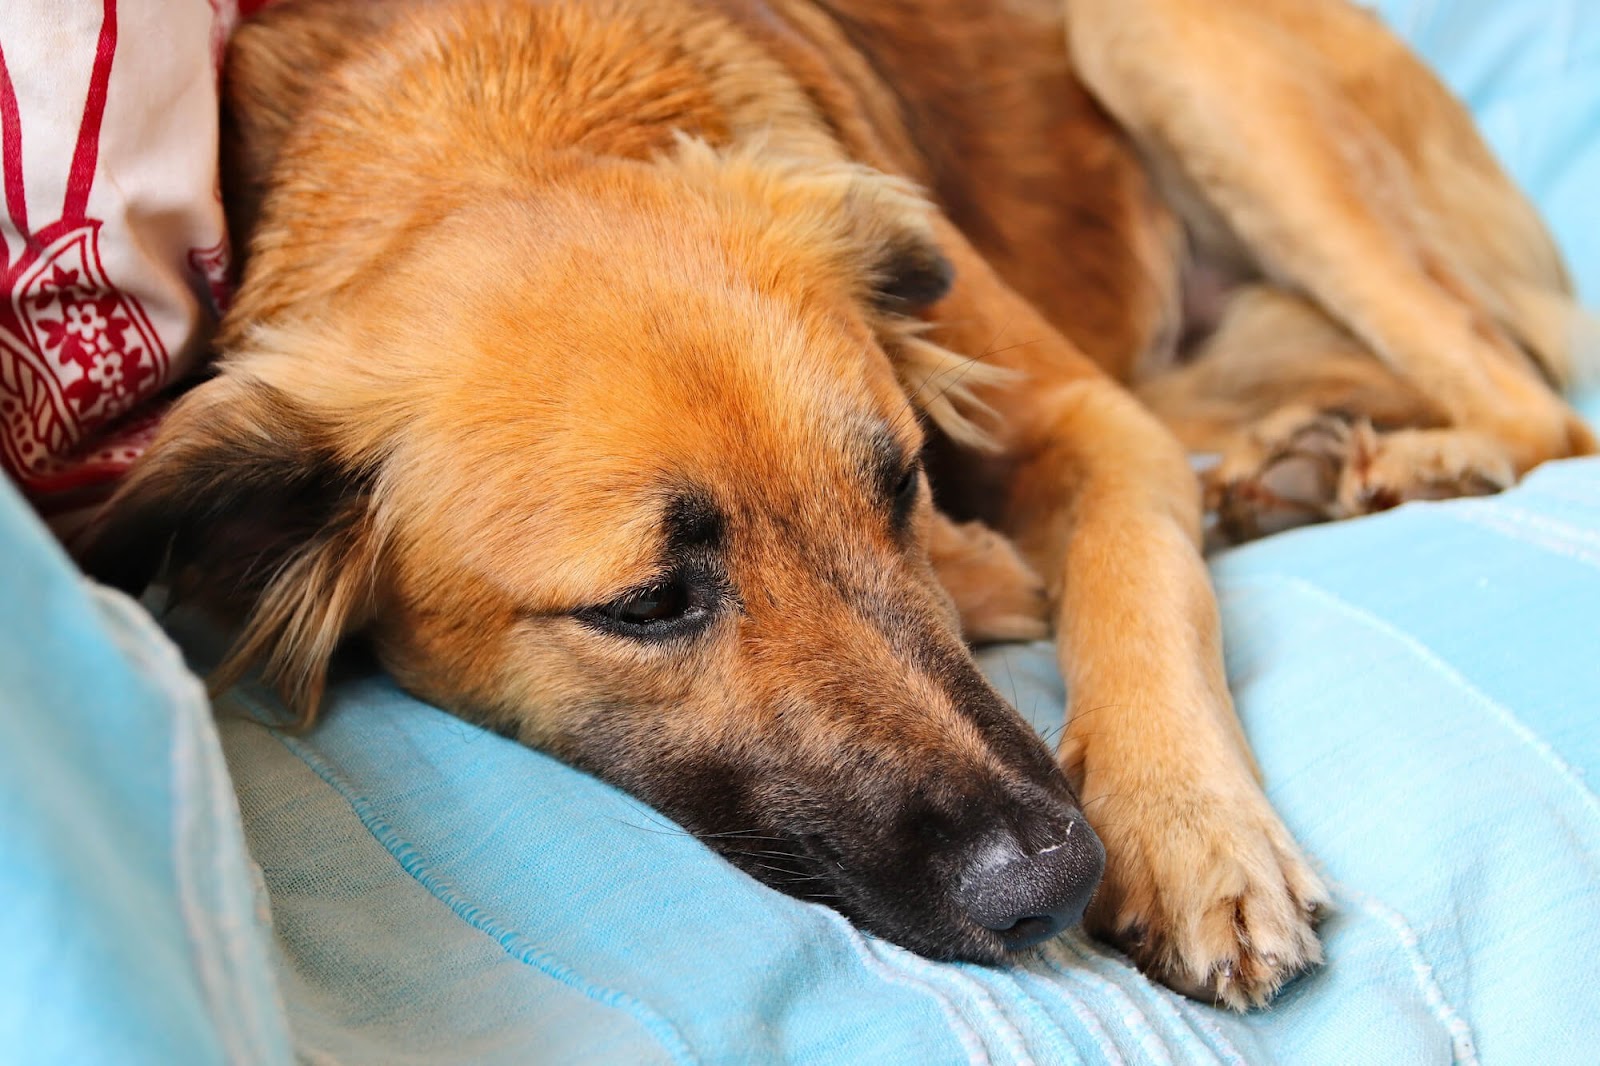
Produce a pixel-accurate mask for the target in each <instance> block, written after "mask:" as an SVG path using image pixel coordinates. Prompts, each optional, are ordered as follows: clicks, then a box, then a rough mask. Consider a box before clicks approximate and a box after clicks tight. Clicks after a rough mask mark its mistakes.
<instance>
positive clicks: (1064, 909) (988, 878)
mask: <svg viewBox="0 0 1600 1066" xmlns="http://www.w3.org/2000/svg"><path fill="white" fill-rule="evenodd" d="M1105 858H1106V853H1105V848H1104V847H1102V846H1101V844H1100V839H1099V837H1097V836H1095V834H1094V832H1093V830H1091V829H1090V828H1089V827H1088V826H1087V825H1085V824H1084V823H1083V822H1081V821H1075V822H1073V823H1071V825H1070V827H1069V831H1068V832H1067V834H1066V836H1065V837H1064V838H1063V839H1062V840H1061V841H1060V842H1058V843H1056V844H1054V845H1051V846H1050V847H1047V848H1043V849H1041V850H1039V851H1037V852H1034V853H1033V854H1031V855H1025V854H1023V852H1022V848H1021V846H1020V845H1019V843H1018V841H1017V838H1016V837H1015V836H1013V835H1012V834H1011V833H1010V832H1009V831H1008V830H998V831H996V832H994V833H991V834H989V835H988V836H987V837H985V838H984V840H982V841H981V842H980V843H979V844H978V846H977V849H976V853H975V854H974V855H973V857H972V859H971V860H970V861H969V863H968V865H967V869H966V871H965V872H964V873H963V874H962V876H961V881H960V883H959V885H958V886H957V889H956V894H955V895H956V902H957V903H958V904H959V905H960V907H961V909H962V910H964V911H965V912H966V913H967V916H968V917H969V918H971V919H972V920H973V921H974V922H976V923H977V924H978V925H981V926H983V927H984V928H985V929H989V930H992V931H993V932H995V933H998V934H999V935H1000V938H1001V940H1002V941H1003V942H1004V943H1005V946H1006V948H1007V949H1008V950H1011V951H1020V950H1022V949H1023V948H1027V947H1032V946H1033V945H1034V944H1037V943H1039V942H1040V941H1042V940H1046V939H1048V938H1049V937H1052V936H1054V935H1056V934H1057V933H1059V932H1061V931H1062V930H1064V929H1067V928H1068V927H1070V926H1073V925H1076V924H1077V922H1078V921H1079V919H1081V918H1082V917H1083V912H1084V909H1085V908H1086V907H1087V906H1088V905H1089V897H1091V896H1092V895H1094V890H1095V888H1096V887H1097V886H1098V885H1099V883H1100V875H1101V874H1102V873H1103V872H1104V871H1105Z"/></svg>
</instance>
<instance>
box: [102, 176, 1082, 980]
mask: <svg viewBox="0 0 1600 1066" xmlns="http://www.w3.org/2000/svg"><path fill="white" fill-rule="evenodd" d="M269 217H270V212H269ZM403 237H404V239H403V240H395V241H390V242H388V243H387V244H386V246H385V252H384V254H383V255H382V256H381V257H379V258H376V259H374V260H373V261H370V262H366V263H361V264H357V265H355V266H353V267H351V268H350V269H348V270H345V271H344V272H343V276H344V279H345V281H344V282H343V283H341V285H340V286H338V287H336V288H334V289H333V290H331V291H323V290H318V289H317V287H316V286H315V285H313V284H308V283H306V282H305V280H304V278H305V275H304V274H303V273H302V272H300V271H299V270H298V269H297V267H296V264H295V260H293V258H292V257H291V258H287V259H286V258H284V256H285V255H286V254H288V253H286V252H284V250H283V249H285V248H292V245H293V242H292V241H287V242H280V247H279V248H278V249H277V250H276V251H275V252H273V255H275V256H277V258H276V259H274V258H271V257H269V256H259V255H258V257H257V259H256V261H255V262H254V263H253V264H252V265H251V267H250V271H251V272H250V273H249V274H248V275H247V276H246V280H245V291H244V293H243V296H242V299H243V300H244V301H245V306H246V307H247V308H248V307H256V308H260V307H264V306H267V305H268V304H270V303H271V302H272V301H273V300H278V301H279V303H280V304H281V306H282V310H281V311H279V312H277V313H275V314H273V315H270V316H264V317H265V319H266V320H265V321H260V322H258V323H257V324H256V325H255V326H253V327H252V328H251V329H248V330H241V329H239V328H237V327H238V324H237V323H235V324H234V325H235V329H234V331H233V335H234V336H235V337H236V341H235V343H234V344H233V345H232V350H231V351H230V353H229V354H228V356H227V358H226V359H225V360H224V362H223V364H222V370H221V373H220V374H219V376H217V377H216V378H215V379H213V380H211V381H209V382H207V383H205V384H203V385H200V386H199V387H197V388H196V389H194V390H193V391H192V392H190V393H189V394H188V395H187V396H185V397H184V398H183V399H182V400H181V401H180V402H179V403H178V404H177V406H176V408H175V409H174V410H173V412H172V413H171V415H170V416H169V418H168V421H167V422H166V424H165V425H164V427H163V429H162V432H161V435H160V438H159V440H158V442H157V443H156V444H155V445H154V447H153V448H152V449H151V451H150V452H149V454H148V455H147V457H146V458H145V459H144V460H143V461H142V462H141V464H140V465H139V466H138V467H137V468H136V469H135V471H134V472H133V473H132V475H131V476H130V478H129V480H128V482H127V483H126V485H125V486H124V487H123V488H122V489H121V490H120V491H119V493H118V495H117V497H116V498H115V500H114V501H113V503H112V505H111V507H110V510H109V512H108V515H107V517H106V520H105V522H104V523H103V526H102V529H101V532H100V534H99V537H98V540H97V542H96V545H95V546H93V547H91V548H90V550H89V552H88V560H89V565H90V568H91V569H92V570H97V571H99V572H100V573H102V574H104V575H106V576H108V577H109V578H111V579H113V580H115V581H117V582H118V583H120V584H123V585H125V586H137V585H140V584H142V583H144V582H145V581H146V580H148V579H149V578H151V577H152V576H153V575H154V574H155V573H156V572H157V570H158V568H160V567H162V566H163V565H164V566H165V567H166V568H167V571H168V573H169V574H170V575H171V578H172V580H173V581H174V583H175V584H176V585H177V586H178V587H179V589H180V591H183V590H185V589H187V590H188V591H189V593H190V594H191V595H194V596H197V597H200V598H203V599H209V600H212V601H214V602H220V604H221V605H222V606H225V607H231V608H234V609H236V610H238V611H239V612H240V614H241V615H242V617H243V618H244V620H245V624H244V628H243V631H242V636H241V638H240V642H239V645H238V648H237V651H236V654H235V656H234V657H233V660H232V663H231V667H240V666H243V665H247V664H251V663H256V662H260V663H263V664H264V665H265V667H266V670H267V673H268V674H269V676H271V677H272V678H273V679H274V680H275V681H276V682H277V683H278V684H279V686H280V688H281V689H282V690H283V691H284V692H285V694H286V698H287V699H288V700H289V701H290V703H291V704H292V705H293V706H295V707H296V708H298V709H299V710H300V711H302V712H303V713H305V714H307V715H309V714H311V713H312V712H313V711H314V709H315V705H316V703H317V701H318V699H319V697H320V690H321V685H322V678H323V676H324V673H325V670H326V667H327V662H328V658H329V656H330V654H331V653H332V652H333V650H334V648H335V646H336V645H337V644H338V643H339V642H340V641H341V639H343V638H344V637H346V636H347V635H350V634H353V633H356V632H358V631H359V632H362V633H365V634H367V635H368V636H369V637H370V639H371V641H372V643H373V645H374V647H375V648H376V650H377V652H378V654H379V655H380V657H381V658H382V660H383V662H384V663H385V664H386V665H387V667H388V668H389V669H390V670H391V671H392V672H393V673H394V674H395V676H396V677H397V678H398V679H399V680H400V681H401V683H402V684H404V685H405V686H406V687H407V688H409V689H410V690H412V691H413V692H416V693H418V694H419V695H421V696H423V697H425V698H428V699H430V700H433V701H435V702H437V703H439V704H440V705H442V706H444V707H447V708H450V709H452V710H454V711H456V712H457V713H460V714H462V715H463V716H465V717H468V718H471V719H473V720H476V721H479V722H482V723H485V724H487V725H489V726H491V727H493V728H496V729H498V730H500V731H502V732H505V733H507V734H509V735H512V736H515V737H517V738H519V739H521V740H523V741H525V742H527V743H530V744H534V745H537V746H540V747H543V748H546V749H548V750H550V751H552V752H554V753H556V754H557V755H559V756H561V757H563V758H566V759H568V760H570V761H571V762H573V763H575V764H577V765H578V766H581V767H584V768H586V769H588V770H590V771H592V772H594V773H595V774H597V775H599V776H600V777H603V778H605V779H607V780H609V781H611V782H613V783H615V784H617V785H619V786H621V787H622V788H624V789H627V790H629V791H631V792H632V793H634V794H636V795H638V796H640V797H642V798H643V799H645V800H647V801H649V802H650V803H652V804H654V805H655V806H656V807H658V808H659V809H661V810H662V811H664V812H665V813H667V814H668V815H670V816H672V817H673V818H675V819H676V820H677V821H679V822H680V823H681V824H683V825H684V826H685V827H687V828H688V829H689V830H691V831H692V832H694V833H696V834H697V835H699V836H700V837H702V838H703V839H704V840H705V841H706V842H707V843H708V844H709V845H710V846H712V847H713V848H715V849H716V850H717V851H719V852H720V853H722V854H723V855H724V856H726V857H727V858H728V859H729V860H731V861H732V862H734V863H736V864H737V865H739V866H740V867H742V868H743V869H745V870H747V871H748V872H749V873H751V874H752V875H754V876H755V877H757V878H759V879H760V880H762V881H765V882H767V883H769V884H771V885H774V886H775V887H778V888H780V889H782V890H784V891H787V892H790V893H792V894H795V895H799V896H802V897H808V898H812V899H817V900H822V901H826V902H828V903H829V904H831V905H833V906H835V907H837V908H838V909H839V910H841V911H843V912H844V913H846V914H847V915H848V916H850V917H852V918H853V919H855V920H856V921H858V922H859V923H860V924H862V925H863V926H865V927H867V928H869V929H872V930H874V931H876V932H878V933H880V934H882V935H884V936H886V937H888V938H890V939H893V940H896V941H898V942H901V943H903V944H906V945H908V946H910V947H913V948H915V949H917V950H920V951H922V952H924V953H927V954H931V955H934V956H939V957H963V958H972V959H996V958H999V957H1001V956H1002V955H1003V954H1004V953H1005V952H1006V951H1007V950H1010V949H1015V948H1019V947H1023V946H1026V945H1028V944H1031V943H1033V942H1035V941H1036V940H1038V939H1040V938H1042V937H1043V936H1045V935H1047V934H1049V933H1050V932H1053V931H1055V930H1056V929H1058V928H1060V927H1061V926H1063V925H1065V924H1069V923H1071V922H1075V921H1076V920H1077V918H1078V916H1079V914H1080V913H1081V911H1082V908H1083V906H1084V905H1085V903H1086V901H1087V896H1088V894H1089V893H1090V892H1091V891H1092V889H1093V887H1094V884H1095V883H1096V881H1097V880H1098V877H1099V873H1100V868H1101V865H1102V863H1103V852H1102V851H1101V849H1100V845H1099V842H1098V841H1097V840H1096V839H1095V837H1094V834H1093V833H1092V832H1091V831H1090V830H1089V829H1088V827H1087V826H1086V825H1085V824H1084V822H1083V820H1082V817H1081V815H1080V814H1079V812H1078V810H1077V808H1076V805H1075V802H1074V800H1073V797H1072V794H1071V792H1070V789H1069V788H1068V786H1067V783H1066V781H1065V780H1064V779H1063V777H1062V775H1061V773H1060V772H1059V770H1058V769H1057V767H1056V764H1055V762H1054V760H1053V759H1052V757H1051V755H1050V753H1049V752H1048V751H1047V749H1046V748H1045V746H1044V745H1043V744H1042V743H1041V741H1040V739H1039V738H1038V737H1037V736H1036V735H1035V734H1034V733H1033V732H1032V731H1031V730H1030V729H1029V727H1028V726H1027V725H1026V723H1025V722H1024V721H1023V720H1022V719H1021V717H1020V716H1019V715H1018V714H1017V713H1016V712H1015V711H1014V710H1013V709H1012V708H1011V707H1009V706H1008V705H1007V704H1005V703H1004V702H1003V701H1002V700H1001V699H1000V698H999V697H998V696H997V695H996V693H995V692H994V690H993V689H992V688H991V687H990V686H989V685H988V684H987V683H986V682H985V681H984V680H983V678H982V677H981V676H980V675H979V673H978V671H977V670H976V668H975V666H974V663H973V660H972V657H971V656H970V654H969V653H968V651H967V649H966V648H965V647H964V645H963V643H962V641H961V637H960V634H959V631H958V628H957V624H956V618H955V613H954V610H953V608H952V605H951V603H950V601H949V598H948V597H947V595H946V594H945V592H944V591H943V589H942V588H941V587H940V585H939V583H938V580H937V578H936V577H935V575H934V573H933V571H932V569H931V567H930V564H929V561H928V552H927V545H926V539H927V535H928V525H929V523H930V521H931V518H932V503H931V501H930V498H929V490H928V486H927V483H926V478H925V476H924V474H923V471H922V468H921V465H920V463H919V454H920V452H921V449H922V445H923V439H922V429H921V427H920V425H919V418H918V411H917V410H916V409H915V408H914V407H913V405H912V403H911V402H909V400H908V396H909V397H913V398H914V397H915V393H916V391H917V389H916V386H917V385H919V384H921V382H920V381H919V380H918V379H920V378H922V377H923V376H924V375H925V374H926V373H927V372H928V371H929V370H930V368H932V369H937V367H936V365H935V364H937V363H938V361H939V359H940V358H942V357H941V356H940V355H938V354H937V350H936V349H933V348H932V347H931V346H929V345H927V344H926V342H924V341H923V340H921V339H919V338H918V337H917V335H916V333H915V332H914V331H913V330H911V329H908V328H906V325H905V320H903V319H901V318H900V317H899V315H900V313H901V312H904V311H907V310H910V309H913V308H915V307H916V306H918V305H920V304H925V303H927V302H930V301H932V300H935V299H937V298H938V297H939V296H940V295H941V294H942V293H943V291H944V289H945V287H946V286H947V285H948V283H949V273H948V267H947V266H946V264H945V262H944V260H943V259H942V257H940V255H939V254H938V253H937V252H936V251H935V250H934V246H933V244H932V241H931V239H930V237H929V230H928V226H927V221H926V218H925V215H924V205H923V204H922V203H921V201H919V200H917V199H916V198H915V197H914V196H913V195H911V193H910V192H909V191H908V190H907V189H905V188H904V187H902V186H901V185H899V184H897V183H895V182H892V181H890V180H889V179H886V178H883V177H882V176H881V175H875V174H872V173H870V172H865V171H862V170H860V169H859V168H853V167H845V166H838V167H821V168H816V167H798V166H787V165H781V164H772V163H768V162H763V161H761V160H760V159H759V158H754V157H748V156H734V157H729V156H725V155H721V154H717V153H714V152H712V151H711V150H709V149H706V148H704V147H703V146H699V145H694V144H686V145H682V146H680V150H679V151H678V152H677V153H676V154H675V155H673V156H672V157H671V158H669V159H666V160H664V161H658V162H656V163H652V164H646V163H636V162H627V161H620V160H619V161H611V162H594V161H588V162H584V163H581V164H578V163H574V164H573V165H572V166H571V168H570V169H569V170H567V171H565V172H563V173H561V174H560V175H559V180H552V181H551V182H549V183H548V184H546V185H543V186H539V187H535V188H518V189H511V188H502V189H497V190H478V191H476V192H474V193H473V194H471V195H467V196H462V197H461V198H459V199H458V200H457V202H455V203H452V204H450V205H449V207H448V210H444V211H440V212H437V213H435V214H433V215H431V216H429V217H427V218H425V219H416V220H412V221H411V222H409V223H408V224H407V227H406V228H405V230H404V233H403ZM258 247H259V246H258ZM321 247H322V248H326V247H327V245H322V246H321ZM317 254H331V253H326V252H318V253H317ZM275 263H277V264H281V265H282V269H281V270H279V269H277V267H275V266H274V264H275ZM296 286H299V287H300V288H299V289H296ZM301 290H305V291H301ZM285 292H293V293H295V295H294V296H293V297H292V298H290V297H285V296H283V295H282V294H283V293H285ZM251 301H254V302H253V303H252V302H251ZM943 399H944V402H948V396H947V395H946V396H944V398H943ZM933 413H934V415H935V416H938V417H941V418H944V419H945V421H946V422H947V423H948V426H949V428H952V429H953V430H954V431H956V432H961V430H962V426H961V424H960V423H959V422H958V421H956V419H955V416H954V415H953V413H952V411H949V410H945V411H942V412H941V411H940V410H939V409H934V410H933Z"/></svg>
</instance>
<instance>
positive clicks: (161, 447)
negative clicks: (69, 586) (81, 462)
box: [78, 374, 375, 723]
mask: <svg viewBox="0 0 1600 1066" xmlns="http://www.w3.org/2000/svg"><path fill="white" fill-rule="evenodd" d="M370 480H371V479H370V477H367V476H364V474H363V472H361V471H359V470H354V469H351V468H350V467H349V466H347V465H344V464H342V463H341V462H340V461H339V460H338V458H337V457H336V455H335V454H334V452H333V450H332V448H331V446H330V445H329V443H328V442H327V440H326V439H325V435H324V434H322V433H320V432H319V429H318V427H317V426H316V425H315V424H314V422H313V420H312V419H311V418H310V417H309V416H308V415H307V414H306V413H305V412H303V411H301V410H300V409H298V408H297V407H296V406H295V405H294V404H293V403H292V402H291V401H290V400H289V399H288V398H287V397H286V396H285V395H284V394H283V393H282V392H281V391H279V390H277V389H275V388H272V387H271V386H268V385H265V384H262V383H261V382H259V381H255V380H251V379H249V378H243V377H238V376H230V375H227V374H224V375H222V376H220V377H218V378H215V379H213V380H211V381H208V382H206V383H205V384H203V385H200V386H199V387H197V388H195V389H194V390H192V391H191V392H189V393H188V394H187V395H185V396H184V397H183V398H182V399H181V400H179V401H178V402H177V403H176V404H175V405H174V407H173V409H172V411H171V412H170V413H169V414H168V415H167V418H166V420H165V422H164V423H163V425H162V428H161V431H160V433H159V435H158V436H157V438H156V441H155V443H154V444H152V445H151V448H150V450H149V452H148V453H146V455H145V456H144V457H143V458H142V459H141V460H140V461H139V462H138V463H137V464H135V466H134V468H133V470H132V471H131V472H130V473H129V475H128V477H127V480H126V481H125V482H124V483H123V484H122V485H121V486H120V487H119V488H118V490H117V492H116V493H115V495H114V496H113V497H112V498H111V500H110V502H109V503H108V504H107V505H106V508H105V510H104V511H103V512H102V513H101V515H100V516H99V517H98V519H97V520H96V521H95V523H94V524H93V525H92V526H91V528H90V530H89V531H88V533H87V535H86V537H85V539H84V541H83V542H82V543H81V544H80V545H79V550H78V555H79V561H80V562H81V563H82V565H83V567H84V569H85V570H86V571H87V572H88V573H89V574H91V575H92V576H94V577H97V578H99V579H101V580H103V581H105V582H107V583H109V584H112V585H115V586H117V587H119V588H122V589H123V590H125V591H129V592H135V593H136V592H138V591H140V590H142V589H143V588H144V587H145V586H146V585H147V584H149V583H150V582H151V581H152V580H155V579H156V578H158V577H161V576H163V575H165V576H166V578H167V579H169V580H170V581H171V583H172V591H173V595H174V597H176V598H180V599H190V598H192V599H194V600H196V601H198V602H200V603H202V604H204V605H206V606H208V607H212V608H216V609H220V610H221V611H223V612H225V613H227V614H231V615H235V616H238V617H242V618H243V619H244V626H243V629H242V631H241V632H240V634H239V636H238V639H237V643H236V644H235V645H234V647H233V649H232V650H231V652H230V653H229V655H228V657H227V659H226V660H225V661H224V662H223V663H222V664H221V665H220V666H219V667H218V668H217V671H216V673H215V674H214V675H213V678H212V685H213V688H221V687H225V686H226V685H228V684H231V683H232V682H233V681H236V680H237V679H238V678H239V677H240V676H241V675H242V674H243V673H244V672H245V671H246V670H248V669H249V668H251V667H252V666H254V665H257V664H261V665H263V666H264V668H265V671H264V672H265V675H266V677H267V678H268V680H269V681H270V682H272V683H273V684H275V685H276V687H277V688H278V690H279V691H280V693H281V694H282V696H283V698H284V701H285V703H286V704H287V705H288V706H289V708H290V709H291V710H292V711H293V712H294V713H295V714H296V715H297V716H298V717H299V719H300V721H301V722H302V723H306V722H309V721H310V720H311V719H312V718H313V717H314V716H315V713H316V710H317V706H318V704H319V702H320V700H321V696H322V688H323V684H324V681H325V678H326V676H327V668H328V661H329V659H330V658H331V656H332V654H333V651H334V649H335V648H336V647H337V645H338V644H339V641H340V640H341V639H342V638H343V637H344V636H345V635H346V634H348V633H350V632H352V631H353V630H354V629H356V628H359V626H360V625H361V624H362V623H364V622H365V621H366V620H367V617H368V616H369V615H370V612H371V598H372V592H373V585H372V582H373V573H374V570H375V547H374V539H373V537H372V533H371V523H370V508H369V506H368V504H369V499H368V488H369V486H370Z"/></svg>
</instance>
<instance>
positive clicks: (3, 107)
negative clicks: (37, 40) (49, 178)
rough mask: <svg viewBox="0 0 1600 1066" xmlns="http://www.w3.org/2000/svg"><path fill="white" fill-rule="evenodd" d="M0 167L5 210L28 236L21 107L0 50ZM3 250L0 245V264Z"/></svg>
mask: <svg viewBox="0 0 1600 1066" xmlns="http://www.w3.org/2000/svg"><path fill="white" fill-rule="evenodd" d="M0 170H4V172H5V200H6V211H7V213H8V214H10V216H11V224H12V225H13V226H14V227H16V230H17V234H18V236H20V237H22V239H23V240H27V239H28V199H27V190H26V188H25V187H24V186H23V184H22V109H21V108H19V107H18V106H17V90H16V89H15V88H14V87H12V84H11V72H10V71H9V70H7V69H6V54H5V52H3V51H0ZM5 261H6V250H5V246H4V245H0V264H3V263H4V262H5Z"/></svg>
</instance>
